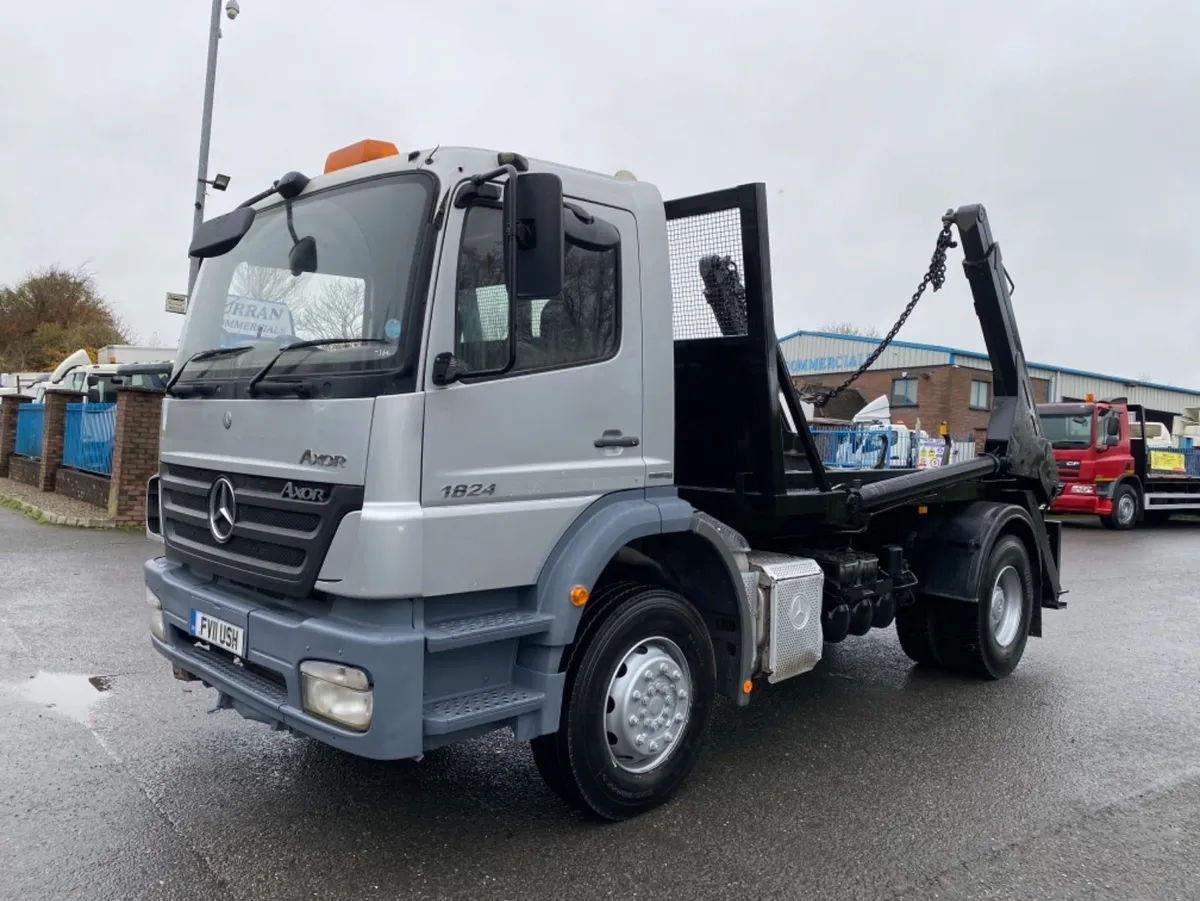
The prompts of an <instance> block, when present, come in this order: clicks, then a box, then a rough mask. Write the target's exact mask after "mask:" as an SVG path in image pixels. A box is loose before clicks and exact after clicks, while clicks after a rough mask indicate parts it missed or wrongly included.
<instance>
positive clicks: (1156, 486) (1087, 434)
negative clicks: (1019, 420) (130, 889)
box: [1038, 397, 1200, 530]
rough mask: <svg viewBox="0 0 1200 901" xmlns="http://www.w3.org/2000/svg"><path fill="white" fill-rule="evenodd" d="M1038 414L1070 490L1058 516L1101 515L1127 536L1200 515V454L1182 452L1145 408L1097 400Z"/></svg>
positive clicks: (1054, 509)
mask: <svg viewBox="0 0 1200 901" xmlns="http://www.w3.org/2000/svg"><path fill="white" fill-rule="evenodd" d="M1038 416H1039V417H1040V418H1041V421H1042V429H1043V431H1044V433H1045V435H1046V437H1047V438H1048V439H1049V440H1050V442H1051V444H1052V446H1053V447H1054V459H1055V461H1056V463H1057V466H1058V474H1059V478H1060V479H1061V480H1062V482H1063V484H1064V486H1065V488H1064V490H1063V492H1062V494H1060V495H1059V496H1058V498H1056V499H1055V501H1054V503H1053V505H1052V506H1051V508H1050V512H1051V513H1057V514H1077V515H1088V516H1098V517H1100V522H1102V523H1103V524H1104V526H1105V527H1106V528H1109V529H1118V530H1124V529H1132V528H1133V527H1134V526H1136V525H1137V524H1138V523H1140V522H1147V523H1156V522H1163V521H1165V520H1166V519H1168V518H1170V516H1171V514H1173V513H1185V512H1189V511H1190V512H1195V511H1197V510H1200V451H1198V450H1196V449H1194V448H1190V447H1175V446H1174V445H1173V443H1172V441H1173V439H1172V436H1171V433H1170V431H1169V430H1168V429H1167V428H1166V427H1165V426H1164V425H1163V424H1161V423H1156V422H1147V421H1146V416H1145V411H1144V410H1143V408H1142V407H1141V406H1140V405H1138V404H1131V403H1129V402H1128V401H1127V399H1126V398H1123V397H1118V398H1113V399H1111V400H1100V401H1097V400H1095V399H1094V398H1090V399H1088V400H1087V401H1085V402H1083V403H1059V404H1040V405H1039V406H1038ZM1187 443H1188V444H1190V443H1191V441H1190V440H1189V441H1188V442H1187Z"/></svg>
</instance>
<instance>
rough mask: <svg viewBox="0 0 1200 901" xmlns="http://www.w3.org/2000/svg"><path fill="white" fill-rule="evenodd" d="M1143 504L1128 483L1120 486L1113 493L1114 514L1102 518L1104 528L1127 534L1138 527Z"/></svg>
mask: <svg viewBox="0 0 1200 901" xmlns="http://www.w3.org/2000/svg"><path fill="white" fill-rule="evenodd" d="M1140 507H1141V503H1140V501H1139V499H1138V493H1137V491H1135V490H1134V489H1133V486H1132V485H1130V484H1129V483H1128V482H1126V483H1124V484H1122V485H1118V486H1117V490H1116V491H1114V492H1113V499H1112V513H1111V514H1110V515H1108V516H1102V517H1100V522H1101V523H1103V525H1104V528H1106V529H1112V530H1113V531H1117V532H1127V531H1128V530H1130V529H1132V528H1133V527H1134V526H1135V525H1137V521H1138V514H1139V512H1140V509H1139V508H1140Z"/></svg>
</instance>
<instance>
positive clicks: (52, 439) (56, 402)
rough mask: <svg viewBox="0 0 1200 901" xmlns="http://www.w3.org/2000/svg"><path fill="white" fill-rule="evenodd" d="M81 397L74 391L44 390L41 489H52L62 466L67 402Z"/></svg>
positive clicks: (76, 400)
mask: <svg viewBox="0 0 1200 901" xmlns="http://www.w3.org/2000/svg"><path fill="white" fill-rule="evenodd" d="M83 397H84V396H83V395H82V394H79V393H77V392H75V391H60V390H55V389H47V390H46V407H45V409H44V410H43V412H42V468H41V471H40V472H39V474H38V483H37V484H38V488H40V489H41V490H42V491H53V490H54V482H55V479H56V478H57V477H58V471H59V469H61V468H62V454H63V432H64V430H65V428H66V419H67V404H75V403H79V401H81V400H83Z"/></svg>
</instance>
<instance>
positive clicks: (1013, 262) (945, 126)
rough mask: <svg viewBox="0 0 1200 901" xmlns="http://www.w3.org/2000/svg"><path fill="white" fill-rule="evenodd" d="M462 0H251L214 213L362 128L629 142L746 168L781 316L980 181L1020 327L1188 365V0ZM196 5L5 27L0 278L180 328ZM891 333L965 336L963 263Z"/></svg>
mask: <svg viewBox="0 0 1200 901" xmlns="http://www.w3.org/2000/svg"><path fill="white" fill-rule="evenodd" d="M445 6H450V5H449V4H447V5H445ZM453 6H454V8H453V9H446V8H442V9H439V8H437V7H438V5H437V4H429V5H428V8H423V7H422V6H420V5H416V4H395V3H388V2H383V0H352V2H342V3H332V2H315V0H243V2H242V15H241V16H240V17H239V18H238V20H237V21H236V22H233V23H229V22H225V23H224V32H225V37H224V39H223V40H222V46H221V59H220V67H219V73H220V74H219V78H218V85H217V103H216V116H215V124H214V132H213V152H212V171H213V172H216V171H222V172H226V173H228V174H230V175H232V176H233V179H234V181H233V185H232V186H231V189H230V192H229V193H228V195H219V194H218V195H213V196H212V197H211V198H210V203H209V214H210V215H212V214H216V213H218V212H221V211H223V210H225V209H228V208H229V207H230V206H232V205H233V204H234V203H236V202H237V201H238V200H239V199H240V198H241V197H244V196H246V195H248V194H250V193H253V192H254V191H256V190H258V189H259V188H260V187H262V186H265V185H266V184H267V183H269V182H270V180H271V179H273V178H275V177H278V175H279V174H281V173H282V172H283V171H285V170H287V169H291V168H299V169H302V170H305V171H309V172H312V171H317V170H319V169H320V168H321V165H322V163H323V160H324V157H325V154H326V153H327V152H328V151H329V150H331V149H333V148H334V147H337V146H340V145H342V144H346V143H349V142H351V141H354V140H357V139H359V138H362V137H379V138H385V139H389V140H393V141H395V142H396V143H397V144H399V145H400V146H402V147H417V146H430V145H432V144H435V143H438V142H441V143H467V144H474V145H479V146H496V147H502V148H511V149H516V150H519V151H521V152H525V153H528V154H530V155H535V156H538V157H542V158H548V159H556V160H560V161H563V162H567V163H571V164H575V165H581V166H585V167H588V168H594V169H599V170H601V171H615V170H616V169H618V168H628V169H631V170H633V171H634V172H635V173H637V175H638V176H639V177H640V178H643V179H645V180H651V181H654V182H656V183H657V184H658V185H659V186H660V187H661V189H662V191H663V193H664V194H665V195H667V196H675V195H679V194H684V193H691V192H696V191H703V190H709V189H713V188H718V187H724V186H726V185H729V184H734V183H738V182H743V181H751V180H762V181H765V182H767V183H768V185H769V188H770V215H771V222H772V235H771V238H772V250H773V256H774V264H775V265H774V268H775V289H776V295H775V297H776V323H777V326H778V328H779V330H780V331H781V332H785V331H791V330H793V329H795V328H815V327H817V326H819V325H821V324H822V323H823V322H826V321H828V320H830V319H834V318H837V319H855V320H857V321H860V322H863V323H870V324H873V325H875V326H876V327H878V328H880V329H881V330H882V329H886V328H887V327H888V326H889V325H890V324H891V322H892V320H893V319H894V318H895V316H896V315H897V314H898V313H899V311H900V309H901V308H902V307H903V305H904V303H905V302H906V300H907V298H908V296H909V294H910V293H911V291H912V288H913V287H914V285H915V283H916V281H917V279H919V277H920V275H921V273H922V271H923V269H924V266H925V265H926V262H927V260H928V257H929V253H930V250H931V249H932V242H933V239H934V236H935V235H936V232H937V227H938V216H939V215H940V214H941V212H942V211H943V210H944V209H945V208H946V207H947V206H951V205H957V204H959V203H964V202H973V201H981V202H983V203H985V204H986V205H987V206H988V208H989V211H990V212H991V214H992V219H993V224H994V226H995V228H996V231H997V236H998V238H999V239H1000V241H1001V243H1002V246H1003V248H1004V253H1005V257H1006V260H1007V261H1008V263H1009V266H1010V267H1011V269H1012V272H1013V276H1014V278H1015V279H1016V281H1017V284H1018V293H1017V296H1016V301H1015V302H1016V304H1017V310H1018V318H1019V322H1020V326H1021V329H1022V336H1023V339H1024V342H1025V345H1026V350H1027V352H1028V353H1029V355H1030V356H1031V357H1032V358H1035V359H1039V360H1045V361H1048V362H1054V363H1059V364H1062V365H1070V366H1076V367H1082V368H1089V369H1096V370H1101V371H1105V372H1115V373H1118V374H1124V375H1129V376H1138V375H1145V376H1148V377H1151V378H1153V379H1156V380H1159V381H1168V382H1175V383H1181V384H1184V385H1194V386H1197V387H1200V364H1198V363H1197V362H1196V355H1195V353H1194V351H1193V348H1194V346H1195V336H1196V335H1197V334H1200V312H1197V308H1196V305H1195V303H1194V301H1193V292H1194V286H1195V285H1196V283H1197V281H1198V277H1200V262H1198V259H1200V258H1198V255H1197V253H1196V250H1195V248H1194V246H1193V239H1192V237H1191V231H1190V229H1189V228H1188V227H1187V226H1188V225H1189V224H1190V222H1189V221H1188V220H1189V219H1190V216H1189V215H1188V214H1189V213H1190V211H1191V202H1192V199H1193V198H1194V197H1196V196H1197V193H1198V192H1197V188H1198V187H1200V184H1198V182H1200V174H1198V171H1200V170H1198V169H1197V166H1196V163H1195V161H1196V160H1197V159H1198V158H1200V155H1198V151H1200V137H1198V135H1200V130H1198V129H1197V126H1196V125H1195V124H1194V122H1193V121H1192V120H1193V119H1194V116H1193V115H1192V112H1193V111H1194V110H1195V109H1197V108H1200V89H1198V88H1197V85H1198V84H1200V77H1198V76H1200V57H1197V55H1196V53H1195V50H1194V35H1195V34H1197V33H1200V6H1197V4H1195V3H1194V2H1150V0H1141V2H1139V3H1128V2H1082V0H1077V2H1076V0H1071V2H1068V0H1059V2H1046V0H1043V2H1030V0H1010V2H1008V3H1005V4H993V5H991V6H989V7H986V8H977V6H978V5H974V4H962V3H948V2H936V3H935V2H929V0H926V2H908V3H903V4H900V3H887V2H884V0H874V2H847V0H843V2H838V3H831V4H807V3H806V4H786V3H779V2H774V3H767V2H743V3H741V4H734V5H731V4H728V3H720V4H718V3H715V2H708V0H704V2H690V3H684V2H658V3H641V4H635V3H632V2H615V0H614V2H609V3H604V4H564V3H561V2H558V3H555V2H550V0H536V2H535V0H530V2H525V3H517V4H507V5H505V6H503V7H502V8H501V7H497V6H496V5H495V4H484V3H458V4H454V5H453ZM207 16H208V4H207V3H205V2H203V0H186V2H172V3H154V4H151V3H143V4H140V5H137V6H136V7H134V6H129V7H126V6H121V5H113V4H96V3H91V2H84V0H70V2H68V0H63V2H57V3H49V4H41V5H29V6H27V7H26V8H25V10H24V11H23V14H22V19H21V21H20V24H19V25H17V26H15V27H10V28H9V29H8V31H7V34H6V36H5V39H4V46H3V48H2V50H3V52H0V84H4V85H5V86H6V89H5V102H4V114H5V120H6V121H5V128H4V138H3V140H2V141H0V166H2V170H0V171H3V172H4V173H5V175H6V185H5V189H4V191H3V195H2V197H3V200H2V202H0V210H2V211H3V214H4V215H3V221H4V223H5V225H6V228H5V241H4V242H3V243H2V244H0V281H10V280H12V279H15V278H17V277H19V276H20V274H21V273H22V272H23V271H24V270H26V269H28V268H30V267H34V266H38V265H42V264H46V263H50V262H61V263H64V264H75V263H78V262H83V261H88V262H90V265H91V266H92V268H93V269H94V271H95V273H96V275H97V277H98V280H99V283H100V285H101V286H102V288H103V289H104V291H105V293H106V294H107V295H108V296H109V297H110V299H112V300H113V301H114V302H115V303H116V304H117V305H118V306H119V308H120V309H121V311H122V312H123V313H125V314H126V315H127V316H129V317H130V318H131V319H134V320H136V321H137V322H138V324H139V326H140V328H141V330H142V332H143V334H144V335H145V336H149V335H150V333H152V332H155V331H157V332H158V333H159V334H160V336H161V337H162V338H164V339H166V340H173V339H174V337H175V334H176V333H177V330H178V327H179V325H180V322H179V319H178V317H173V316H171V315H169V314H166V313H164V312H162V305H163V299H162V298H163V293H164V292H165V291H180V290H184V288H185V286H186V276H187V263H186V259H185V257H184V254H185V250H186V246H187V240H188V235H189V230H190V223H191V218H190V212H191V209H190V206H191V191H192V181H191V179H192V177H193V172H194V169H195V153H196V143H197V137H198V126H199V113H200V99H201V90H202V80H203V67H204V53H205V40H206V30H207ZM64 23H65V24H64ZM902 337H904V338H907V339H909V340H916V341H928V342H933V343H944V344H951V345H959V346H964V347H969V348H980V347H981V341H980V339H979V337H978V326H977V323H976V322H975V320H974V317H973V314H972V312H971V307H970V298H969V293H968V292H967V290H966V286H965V283H964V281H963V280H962V278H961V275H959V270H958V267H957V262H955V264H954V266H953V267H952V278H951V281H950V283H949V284H948V287H947V289H946V290H945V291H943V292H941V293H939V294H937V295H933V296H931V297H929V298H927V299H926V300H925V301H923V302H922V305H921V307H920V308H919V309H918V311H917V312H916V313H915V314H914V315H913V317H912V319H910V321H909V323H908V325H907V326H906V327H905V329H904V331H903V332H902Z"/></svg>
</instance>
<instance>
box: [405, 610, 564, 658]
mask: <svg viewBox="0 0 1200 901" xmlns="http://www.w3.org/2000/svg"><path fill="white" fill-rule="evenodd" d="M553 622H554V617H553V616H551V615H550V614H548V613H538V612H536V611H532V610H506V611H503V612H501V613H482V614H479V615H477V616H468V617H465V618H463V619H448V620H443V621H442V622H440V623H433V624H430V625H426V627H425V647H426V648H427V649H428V650H429V652H430V653H431V654H433V653H437V652H438V651H452V650H456V649H457V648H469V647H471V646H472V645H477V644H488V643H489V642H493V641H502V640H504V639H506V638H521V637H522V636H525V635H537V634H538V633H539V632H546V631H548V630H549V629H550V625H551V623H553Z"/></svg>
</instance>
